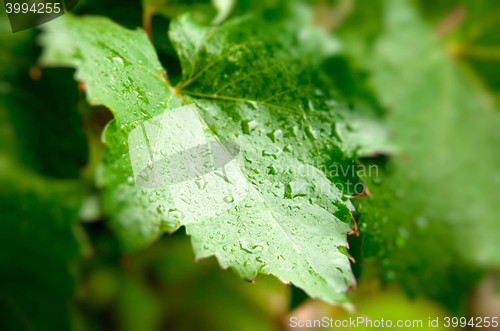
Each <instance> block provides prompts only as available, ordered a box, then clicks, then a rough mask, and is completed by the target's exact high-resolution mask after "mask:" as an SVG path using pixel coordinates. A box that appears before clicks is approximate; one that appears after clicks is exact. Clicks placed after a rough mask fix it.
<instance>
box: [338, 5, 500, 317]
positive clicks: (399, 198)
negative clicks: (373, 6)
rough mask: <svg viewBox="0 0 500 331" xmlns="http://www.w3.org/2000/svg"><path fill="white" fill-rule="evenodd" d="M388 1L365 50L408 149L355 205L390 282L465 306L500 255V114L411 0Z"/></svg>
mask: <svg viewBox="0 0 500 331" xmlns="http://www.w3.org/2000/svg"><path fill="white" fill-rule="evenodd" d="M384 8H385V9H384V15H381V17H384V24H383V28H382V32H381V34H380V36H378V38H377V39H376V42H375V47H374V49H373V52H372V53H365V54H364V56H368V57H370V58H371V62H369V63H370V64H371V70H372V71H373V76H372V82H373V85H374V87H375V89H376V91H377V92H378V94H379V95H380V96H381V99H382V100H381V101H382V102H383V104H385V105H386V106H388V107H389V108H390V109H391V110H392V112H391V114H390V116H389V117H388V119H389V124H390V125H391V127H392V129H393V130H394V135H395V140H396V143H398V144H399V146H400V148H401V154H400V155H399V157H397V158H394V159H393V160H391V161H390V162H389V164H387V167H386V172H385V173H384V174H381V175H380V176H379V177H378V178H372V180H371V183H370V184H371V185H369V187H370V191H371V193H372V194H373V199H367V200H365V201H360V202H359V203H358V204H356V205H357V207H358V211H359V212H360V214H361V216H360V217H361V224H360V228H361V231H363V232H365V242H364V251H365V254H366V255H367V256H372V255H374V254H377V255H378V256H379V257H380V258H381V260H382V261H383V268H384V272H385V276H386V277H385V278H386V279H387V280H395V279H397V280H399V281H400V282H401V283H403V285H404V286H405V287H406V288H407V289H408V290H409V291H410V292H411V293H413V294H418V293H422V291H423V293H425V294H427V295H430V296H432V297H434V298H436V299H439V300H440V301H442V302H445V303H446V304H448V305H449V306H450V307H452V308H453V309H458V308H459V306H460V304H461V303H462V301H461V299H463V298H464V296H465V295H466V292H467V289H468V288H469V287H470V286H471V284H472V283H473V282H474V280H475V279H476V278H477V274H478V270H477V268H478V267H483V268H485V267H489V266H498V264H499V262H500V260H499V256H498V254H497V252H498V250H499V247H498V241H497V239H496V238H498V236H499V235H500V233H499V232H498V229H499V227H498V216H497V215H498V206H499V202H500V201H499V199H498V194H497V193H496V192H497V191H498V189H499V188H500V187H499V185H500V181H499V178H500V177H499V174H498V169H497V166H496V165H497V164H498V162H499V161H500V153H498V148H497V147H496V146H497V145H498V143H499V142H500V135H499V133H498V129H497V128H498V125H499V124H500V118H499V116H498V113H497V112H495V108H494V106H493V103H492V102H491V99H490V98H489V97H488V96H487V95H486V94H485V92H484V91H483V90H481V89H480V88H479V87H478V86H477V85H476V84H475V83H474V81H470V80H469V79H468V76H467V75H466V74H465V73H464V72H463V71H462V70H461V69H462V68H461V67H460V66H459V65H458V63H457V62H455V61H454V60H453V59H451V58H450V57H449V56H448V54H446V52H445V50H444V48H443V45H441V44H440V42H439V41H438V40H437V38H435V36H433V34H432V31H431V30H430V28H429V27H428V26H427V25H426V24H425V22H424V21H423V20H422V19H421V18H419V16H418V15H417V13H416V11H415V10H414V9H413V8H412V7H411V6H410V5H409V4H408V2H405V1H386V2H385V6H384ZM346 33H347V31H346ZM417 251H418V254H416V253H415V252H417ZM457 289H461V290H460V291H458V290H457Z"/></svg>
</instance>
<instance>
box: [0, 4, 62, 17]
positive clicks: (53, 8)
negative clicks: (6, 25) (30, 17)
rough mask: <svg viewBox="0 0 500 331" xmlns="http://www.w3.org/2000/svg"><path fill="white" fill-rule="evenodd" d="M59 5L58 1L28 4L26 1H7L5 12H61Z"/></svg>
mask: <svg viewBox="0 0 500 331" xmlns="http://www.w3.org/2000/svg"><path fill="white" fill-rule="evenodd" d="M60 6H61V4H60V3H50V2H47V3H43V2H39V3H33V4H30V3H27V2H24V3H9V2H8V3H6V4H5V8H6V11H7V14H11V13H15V14H18V13H24V14H27V13H33V14H51V13H54V14H58V13H60V12H61V7H60Z"/></svg>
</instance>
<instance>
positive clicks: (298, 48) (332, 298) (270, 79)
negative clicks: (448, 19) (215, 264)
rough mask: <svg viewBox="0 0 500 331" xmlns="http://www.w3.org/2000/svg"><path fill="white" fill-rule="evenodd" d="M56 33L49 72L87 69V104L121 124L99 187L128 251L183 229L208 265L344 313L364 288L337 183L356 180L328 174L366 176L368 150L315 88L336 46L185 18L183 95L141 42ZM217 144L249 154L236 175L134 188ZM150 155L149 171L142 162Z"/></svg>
mask: <svg viewBox="0 0 500 331" xmlns="http://www.w3.org/2000/svg"><path fill="white" fill-rule="evenodd" d="M257 27H259V28H258V29H257ZM46 29H47V30H48V32H47V33H45V34H44V35H43V38H42V43H43V44H44V45H45V53H44V56H43V61H44V62H45V63H46V64H52V65H70V66H74V67H76V68H77V69H78V70H77V74H76V79H77V80H82V81H84V82H85V83H86V87H87V97H88V99H89V101H90V102H92V103H94V104H103V105H106V106H107V107H108V108H109V109H110V110H111V111H112V112H113V114H114V115H115V120H114V121H113V122H111V123H110V124H109V125H108V127H107V129H106V132H105V141H106V144H107V146H108V151H107V154H106V157H105V161H104V164H103V167H102V172H101V174H100V176H99V177H100V181H101V182H102V184H103V185H104V186H105V191H104V208H105V210H106V211H107V213H108V214H110V215H112V225H113V227H114V228H115V230H116V232H117V234H118V235H119V237H120V239H121V242H122V243H123V246H124V248H125V249H126V250H133V249H138V248H140V247H143V246H144V245H146V244H148V243H150V242H151V241H152V240H154V239H155V238H156V237H157V236H158V235H159V234H161V233H162V232H163V231H172V230H175V229H177V228H178V227H179V226H180V225H185V226H186V231H187V233H188V234H189V235H190V236H191V237H192V242H193V247H194V251H195V255H196V256H197V257H199V258H202V257H207V256H211V255H214V256H216V257H217V259H218V260H219V263H220V264H221V265H222V266H223V267H225V268H226V267H232V268H234V269H235V270H236V271H237V272H238V273H239V274H240V275H241V276H242V277H244V278H247V279H251V278H253V277H255V276H256V274H257V273H264V274H273V275H275V276H278V277H281V278H282V279H283V280H285V281H291V282H293V283H294V284H295V285H296V286H299V287H301V288H304V289H305V290H306V291H307V293H308V294H309V295H311V296H312V297H318V298H321V299H323V300H325V301H328V302H336V303H340V302H345V300H346V297H345V294H346V290H347V288H348V287H349V286H351V285H352V283H353V279H352V275H351V272H350V266H349V260H348V256H347V254H346V250H345V247H344V246H345V244H346V234H347V232H348V231H349V230H350V229H351V216H350V213H349V208H350V203H349V202H348V201H347V199H346V198H345V197H343V195H342V191H341V190H339V188H338V187H336V186H335V184H344V183H345V182H346V181H347V180H351V181H356V183H357V182H358V180H357V177H356V176H355V175H353V176H350V177H349V178H340V176H336V177H335V175H332V174H331V173H330V172H328V171H325V170H324V169H326V168H325V167H326V166H330V167H332V166H344V167H347V166H349V165H350V166H351V167H354V166H355V163H353V162H352V159H351V158H352V157H354V156H355V154H354V153H355V151H357V150H359V149H361V146H358V145H359V144H356V143H355V141H352V140H351V141H350V142H349V144H347V143H346V144H344V143H343V141H344V140H343V139H342V137H345V138H346V140H349V139H347V138H349V137H350V135H351V133H350V131H349V130H350V129H348V130H341V129H338V128H337V125H338V124H341V123H342V124H343V121H344V122H345V119H344V118H346V117H347V116H352V115H351V113H353V111H352V110H350V109H349V108H348V107H347V106H346V105H345V104H343V103H342V102H340V101H338V100H336V99H335V98H334V96H333V94H334V92H332V91H330V90H328V89H326V90H321V88H320V87H318V86H315V85H314V84H312V83H313V82H315V80H314V79H316V78H317V77H318V75H317V73H316V72H315V68H317V67H318V66H319V65H320V63H321V57H318V56H316V57H312V56H311V55H312V54H316V55H325V54H326V55H329V54H331V53H332V49H331V48H325V47H324V44H322V45H319V46H321V47H322V48H321V49H318V48H317V47H316V46H314V47H312V45H311V44H307V42H308V39H307V38H306V37H307V33H308V32H310V31H305V34H303V35H301V34H300V33H299V31H297V30H296V28H294V29H295V30H291V29H292V28H291V27H290V26H287V25H286V24H283V23H282V22H272V23H266V22H264V21H261V20H259V19H255V18H252V17H246V18H241V19H238V20H234V21H231V22H228V23H226V24H225V25H223V26H222V27H215V28H210V27H204V26H200V25H197V24H196V23H194V22H193V21H192V20H191V19H190V17H189V16H182V17H181V18H180V19H179V20H177V21H176V22H174V23H173V26H172V28H171V31H170V36H171V39H172V42H173V44H174V46H175V47H176V49H177V52H178V54H179V58H180V61H181V64H182V69H183V75H184V79H183V80H182V81H181V82H180V83H179V84H178V85H177V86H176V87H172V86H170V84H169V82H168V81H167V80H166V79H165V74H164V72H163V69H162V67H161V65H160V64H159V62H158V59H157V58H156V55H155V54H154V50H153V49H152V47H151V45H150V44H149V41H148V40H147V38H146V36H145V34H144V33H142V32H141V31H134V32H132V31H127V30H125V29H123V28H121V27H119V26H117V25H115V24H113V23H112V22H110V21H108V20H106V19H103V18H95V17H86V18H80V19H77V18H74V17H67V18H64V19H60V20H57V21H55V22H52V23H51V24H47V25H46ZM269 31H273V33H272V34H270V33H269ZM273 35H274V36H273ZM301 37H302V38H301ZM62 45H64V46H62ZM304 45H307V47H302V46H304ZM310 59H313V60H312V61H311V60H310ZM249 64H251V65H249ZM319 82H321V81H319ZM182 106H184V107H182ZM180 107H181V108H180ZM354 131H355V130H354ZM129 134H130V136H129ZM209 140H214V141H230V142H234V143H237V144H238V145H239V146H241V153H240V155H239V156H238V158H236V159H234V160H233V161H231V162H229V163H228V164H227V165H226V168H225V169H224V170H225V173H218V172H217V171H216V172H214V173H210V174H207V175H206V176H204V178H203V179H201V181H203V182H202V183H199V182H198V184H197V183H196V182H197V181H196V180H188V181H186V182H184V183H177V184H172V185H170V186H169V187H166V188H157V189H146V188H141V187H139V186H138V185H134V178H136V175H137V173H136V172H135V173H134V170H136V168H137V169H138V170H140V169H141V167H145V165H146V164H149V163H148V162H151V164H152V162H153V161H156V159H157V158H158V157H159V155H160V154H161V152H164V153H167V154H171V153H173V151H174V150H175V146H178V147H179V148H181V149H182V148H189V147H193V146H196V145H199V144H202V142H203V141H204V142H205V143H206V142H207V141H209ZM127 142H128V144H127ZM127 145H128V146H127ZM375 145H376V144H375ZM158 146H160V147H158ZM157 147H158V148H157ZM348 147H349V148H348ZM377 147H378V145H377ZM162 148H164V149H163V150H162ZM129 149H130V151H131V153H130V154H129ZM148 151H149V152H151V151H153V153H152V154H151V156H150V159H149V160H148V159H147V158H146V160H144V157H140V156H139V155H147V153H148ZM177 151H179V150H177ZM348 151H349V155H348V154H346V152H348ZM131 165H132V166H131ZM179 167H182V166H179ZM327 175H328V176H327ZM198 181H200V179H199V180H198ZM224 192H225V193H224ZM223 193H224V194H223Z"/></svg>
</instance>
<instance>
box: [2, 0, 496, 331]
mask: <svg viewBox="0 0 500 331" xmlns="http://www.w3.org/2000/svg"><path fill="white" fill-rule="evenodd" d="M290 10H291V11H292V12H293V11H296V12H298V13H301V14H304V13H307V12H310V13H312V14H313V17H312V22H313V23H314V24H315V25H316V26H320V27H322V28H323V29H324V31H327V33H328V34H330V37H332V36H334V37H332V38H336V40H337V41H338V45H340V47H341V49H342V51H341V52H338V53H336V54H334V55H331V56H330V57H329V58H328V59H326V60H325V61H322V63H321V73H322V75H323V77H321V84H327V85H328V86H330V87H331V88H332V89H333V90H335V91H337V93H338V96H339V97H340V98H341V99H342V100H344V101H345V103H346V104H347V105H349V104H351V105H357V107H358V108H356V109H358V110H360V111H361V112H363V111H368V112H369V113H370V114H375V116H377V117H380V118H382V119H383V121H384V125H385V127H386V128H387V129H388V130H389V132H391V134H392V139H393V144H394V145H395V146H396V152H394V153H393V154H391V155H379V156H376V157H370V158H362V159H360V160H359V161H360V162H362V163H363V164H365V165H370V164H376V165H377V166H378V167H379V168H378V169H380V173H378V174H377V175H376V176H372V177H371V178H369V176H366V177H364V178H362V179H363V180H364V181H365V182H366V183H367V186H368V188H369V190H370V192H371V195H372V196H371V197H361V198H358V199H354V200H353V201H354V205H355V207H356V211H355V212H354V216H355V218H356V220H357V222H358V227H359V230H360V237H356V236H349V237H348V239H349V242H350V246H351V247H350V251H349V252H350V253H351V254H352V255H353V256H354V258H355V259H356V262H355V263H354V264H353V265H352V267H353V272H354V274H355V276H356V278H357V281H358V288H356V289H354V290H352V292H351V299H352V300H353V302H354V303H355V304H356V305H357V307H358V311H357V312H356V313H354V315H351V314H353V313H351V312H347V311H345V310H342V309H340V308H336V307H332V306H330V305H326V304H323V303H321V302H319V301H316V300H310V299H307V296H306V295H304V293H303V292H302V291H301V290H300V289H297V288H292V287H291V286H286V285H284V284H282V283H281V282H279V281H278V280H277V279H275V278H271V277H269V276H258V277H257V278H256V280H255V284H251V283H249V282H245V281H243V280H241V279H240V278H239V277H238V276H237V275H236V273H234V272H233V271H231V270H228V271H223V270H220V268H219V266H218V264H217V261H216V260H215V259H213V258H209V259H206V260H202V261H199V262H196V263H195V262H194V255H193V253H192V249H191V247H190V243H189V239H188V238H187V237H186V236H185V235H184V233H176V234H174V235H171V236H168V235H163V236H162V237H161V238H160V239H159V240H157V241H156V242H154V243H152V244H151V245H150V246H148V247H146V248H143V249H142V250H140V251H138V252H135V253H124V252H123V251H122V249H121V247H120V244H119V241H118V239H117V237H116V234H115V233H114V232H113V231H112V230H111V229H110V228H109V227H108V224H109V218H110V217H111V216H114V215H110V214H109V213H103V212H102V210H101V209H100V206H99V202H100V199H101V193H102V191H101V188H100V187H99V186H98V185H97V184H96V183H95V181H94V177H95V170H96V166H97V164H98V163H100V162H101V161H102V153H103V150H104V148H105V147H104V146H103V144H102V143H101V140H100V139H101V133H102V130H103V128H104V126H105V125H106V123H107V122H108V121H109V119H110V117H111V116H110V114H109V113H108V111H107V110H106V109H103V108H102V107H97V106H90V105H88V104H87V102H86V101H85V97H84V95H82V93H81V91H80V92H79V91H78V86H77V83H76V82H75V80H74V79H73V77H72V76H73V73H74V72H73V71H72V70H70V69H61V68H57V69H54V68H40V67H39V66H38V65H39V64H38V63H37V59H38V57H39V55H40V53H41V49H40V47H39V46H38V42H37V40H36V38H37V37H38V35H39V32H38V31H37V30H34V29H32V30H27V31H23V32H19V33H16V34H12V33H11V32H10V31H9V30H8V28H9V25H8V23H7V20H6V17H5V15H4V13H3V12H2V17H1V20H0V43H1V45H2V47H1V49H0V77H1V81H0V210H1V212H2V217H1V219H0V329H2V330H23V329H27V330H29V329H35V330H38V329H42V330H45V329H46V330H66V329H74V330H80V329H81V330H86V329H92V330H94V329H95V330H100V329H102V330H105V329H123V330H158V329H167V330H171V329H175V330H195V329H206V330H212V329H213V330H221V329H222V330H234V329H248V330H255V329H263V330H278V329H286V328H287V326H288V325H289V324H288V323H289V322H288V319H289V318H290V316H302V317H303V318H321V317H323V316H331V317H332V318H339V319H343V318H348V317H349V316H355V315H356V314H361V315H364V314H366V315H368V316H370V317H372V318H381V317H383V318H393V319H405V318H410V319H411V318H422V319H423V320H424V321H425V320H426V318H427V317H429V316H430V317H437V316H440V317H443V316H448V315H450V314H457V315H459V316H469V315H470V314H472V312H474V313H477V310H476V309H475V307H474V304H475V302H476V301H477V300H479V301H480V302H481V301H484V302H491V300H490V298H486V297H484V295H491V296H494V295H495V294H494V293H487V294H482V295H483V296H481V297H479V298H476V297H473V296H472V295H471V291H474V288H475V287H476V286H477V284H479V282H480V281H481V279H482V277H483V275H484V274H485V273H487V272H490V271H491V270H498V268H499V265H500V260H499V257H500V255H499V254H498V252H499V251H500V249H499V247H498V242H497V238H498V236H499V233H498V231H499V230H500V226H499V224H498V214H499V213H498V206H500V203H499V202H500V201H499V200H498V199H499V195H498V194H497V191H498V186H499V185H500V174H499V170H498V164H499V161H500V154H499V152H498V151H499V149H498V147H497V145H498V140H499V139H500V137H499V132H500V131H499V130H498V124H499V120H500V119H499V112H498V105H499V103H498V100H499V93H500V92H499V88H500V85H499V84H500V83H499V77H500V69H499V68H500V66H499V63H498V62H499V61H500V40H499V39H498V38H499V36H500V30H499V29H500V28H499V26H498V24H499V22H500V19H499V15H500V6H499V5H498V2H497V1H495V0H480V1H474V0H470V1H469V0H445V1H427V0H414V1H382V0H375V1H371V0H370V1H368V0H358V1H354V0H352V1H351V0H339V1H321V0H316V1H303V2H302V1H301V2H288V1H261V2H258V3H257V2H254V1H235V2H234V3H233V1H214V2H213V3H211V2H209V1H189V2H180V1H143V2H142V3H141V2H140V1H132V2H122V1H106V2H100V1H96V0H87V1H81V2H80V4H79V5H78V6H77V7H76V8H75V10H74V11H73V12H74V13H76V14H79V15H80V14H93V15H101V16H106V17H109V18H111V19H112V20H114V21H116V22H117V23H119V24H121V25H123V26H125V27H127V28H129V29H135V28H136V27H140V26H144V27H146V28H147V29H148V27H150V31H149V33H150V34H151V36H152V41H153V45H154V47H155V49H156V51H157V52H158V56H159V59H160V61H161V64H162V65H163V67H164V68H165V69H166V71H167V72H168V75H169V78H170V81H171V82H174V83H177V82H179V81H181V79H182V70H181V66H180V60H179V58H178V57H177V53H176V52H175V50H174V47H173V46H172V42H171V40H170V38H169V37H168V34H167V31H168V29H169V25H170V22H171V21H172V20H174V19H176V17H178V16H179V15H182V14H183V13H185V12H190V15H191V17H193V18H194V20H195V21H196V22H198V23H199V24H204V25H215V26H218V25H220V24H222V23H223V22H226V21H228V20H229V21H230V20H232V19H238V18H240V17H241V16H242V15H246V14H247V13H254V15H257V16H259V17H262V18H264V19H268V20H269V19H270V18H273V17H274V18H275V17H280V15H284V14H285V13H286V12H287V11H288V12H289V11H290ZM305 16H306V17H307V15H305ZM257 30H258V28H257ZM245 33H246V34H248V35H250V34H252V33H253V32H251V31H250V32H248V31H246V32H245ZM256 33H259V32H258V31H257V32H256ZM260 33H264V34H265V33H266V32H265V31H261V32H260ZM316 38H317V36H316V37H311V38H310V40H311V41H312V42H314V40H317V39H316ZM315 79H317V80H316V81H315V82H318V81H319V80H318V79H320V78H315ZM207 85H208V83H207V84H205V85H204V86H201V87H200V86H199V87H198V88H199V89H203V88H206V86H207ZM80 87H82V86H80ZM82 90H84V88H83V89H82ZM363 109H364V110H363ZM367 109H368V110H367ZM372 112H373V113H372ZM366 132H371V133H367V137H366V139H367V140H370V139H371V137H372V136H371V135H372V133H373V132H376V131H372V130H367V131H366ZM126 216H127V215H126V214H124V215H122V217H126ZM472 299H474V300H472ZM494 309H495V308H493V310H494Z"/></svg>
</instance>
